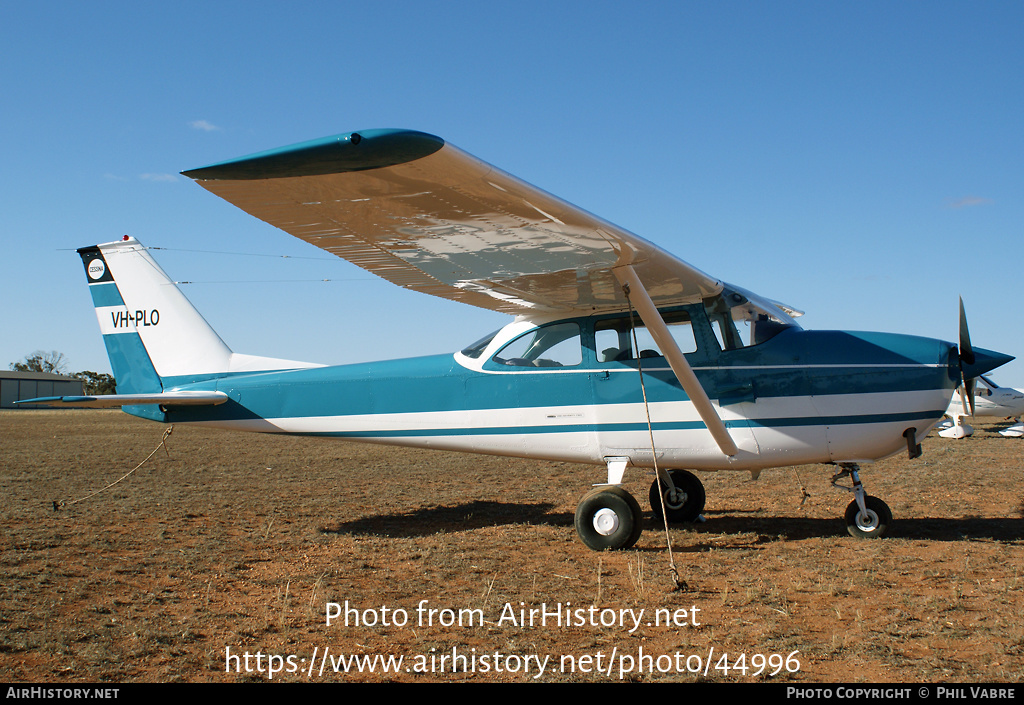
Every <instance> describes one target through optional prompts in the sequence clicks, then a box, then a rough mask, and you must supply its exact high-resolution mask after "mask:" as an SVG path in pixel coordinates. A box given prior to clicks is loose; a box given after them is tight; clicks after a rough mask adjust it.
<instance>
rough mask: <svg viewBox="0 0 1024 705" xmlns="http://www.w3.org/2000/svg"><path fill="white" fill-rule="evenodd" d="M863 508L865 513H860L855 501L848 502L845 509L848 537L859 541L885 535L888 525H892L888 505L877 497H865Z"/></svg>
mask: <svg viewBox="0 0 1024 705" xmlns="http://www.w3.org/2000/svg"><path fill="white" fill-rule="evenodd" d="M864 506H865V507H866V508H867V512H862V511H861V510H860V507H859V506H857V500H854V501H852V502H850V506H848V507H847V508H846V530H847V531H848V532H849V533H850V536H853V537H855V538H859V539H874V538H880V537H882V536H884V535H885V532H886V530H888V528H889V525H890V524H891V523H892V512H891V511H889V505H887V504H886V503H885V502H883V501H882V500H880V499H879V498H878V497H872V496H871V495H867V496H866V497H864Z"/></svg>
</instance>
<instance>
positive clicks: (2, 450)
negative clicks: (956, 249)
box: [0, 411, 1024, 684]
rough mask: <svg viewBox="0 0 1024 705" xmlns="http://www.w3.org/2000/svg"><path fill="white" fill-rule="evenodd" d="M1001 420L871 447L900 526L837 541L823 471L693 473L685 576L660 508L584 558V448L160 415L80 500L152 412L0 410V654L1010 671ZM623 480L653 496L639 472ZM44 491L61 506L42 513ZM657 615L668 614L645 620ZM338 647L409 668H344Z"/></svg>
mask: <svg viewBox="0 0 1024 705" xmlns="http://www.w3.org/2000/svg"><path fill="white" fill-rule="evenodd" d="M998 428H1000V425H998V424H990V425H982V426H980V427H979V428H978V431H977V433H976V434H975V436H974V437H973V438H970V439H966V440H963V441H949V440H945V439H941V438H938V437H936V436H934V435H933V436H931V437H930V438H928V439H927V440H926V442H925V444H924V450H925V452H924V455H923V457H921V458H919V459H917V460H913V461H910V460H907V459H906V458H905V457H898V458H893V459H890V460H887V461H884V462H881V463H878V464H876V465H874V466H870V467H866V468H865V469H864V471H863V473H862V477H863V479H864V482H865V484H866V486H867V489H868V491H869V492H870V493H871V494H874V495H877V496H880V497H882V498H884V499H885V500H886V501H887V502H888V504H889V505H890V507H891V508H892V510H893V514H894V516H895V518H896V522H895V524H894V526H893V529H892V531H891V533H890V536H889V538H886V539H882V540H857V539H853V538H851V537H849V536H847V535H846V532H845V527H844V526H843V523H842V520H841V517H842V514H843V511H844V509H845V507H846V505H847V504H848V503H849V501H850V499H851V496H850V495H849V494H848V493H845V492H840V491H837V490H835V489H834V488H832V487H831V486H830V485H829V482H828V479H829V477H830V475H831V469H830V468H828V467H824V466H814V467H811V466H805V467H800V468H795V469H789V470H781V471H774V472H766V473H764V474H763V475H762V477H761V479H760V480H759V481H756V482H755V481H752V480H751V479H750V477H749V475H746V474H740V473H717V474H706V475H702V476H701V477H702V479H703V481H704V483H705V486H706V488H707V494H708V505H707V510H706V517H707V522H706V523H703V524H699V525H695V526H693V527H687V528H673V529H672V530H671V533H670V537H671V545H672V560H674V563H675V565H676V566H677V569H678V574H679V577H680V578H681V580H682V581H683V582H685V585H686V587H685V589H679V588H678V587H677V585H676V583H675V581H674V578H673V575H672V572H671V562H670V558H669V554H668V552H667V549H666V537H665V534H664V532H663V531H662V530H661V529H659V528H658V527H657V526H654V522H653V521H650V520H649V522H648V526H647V528H646V529H645V532H644V535H643V536H642V537H641V539H640V541H639V543H638V544H637V546H636V547H635V549H634V550H629V551H623V552H616V553H595V552H593V551H590V550H588V549H587V548H585V547H584V546H583V545H582V544H581V543H580V542H579V540H578V539H577V538H576V535H575V531H574V529H573V513H574V511H575V507H576V503H577V502H578V500H579V498H580V497H581V496H582V495H583V494H584V493H585V491H586V490H587V489H588V486H589V485H590V484H592V483H595V482H600V481H601V480H602V479H603V477H602V475H603V470H602V469H600V468H595V467H587V466H576V465H570V464H565V463H549V462H536V461H526V460H515V459H507V458H492V457H483V456H470V455H458V454H450V453H441V452H433V451H419V450H406V449H399V448H388V447H382V446H381V447H378V446H370V445H358V444H346V443H341V442H337V441H332V440H328V439H318V438H291V437H278V436H260V435H245V434H233V433H228V432H221V431H212V430H203V429H197V428H190V427H186V426H179V427H176V428H175V429H174V432H173V434H172V435H171V436H170V437H169V438H168V440H167V449H166V451H165V450H164V449H160V450H159V451H158V452H157V453H156V454H155V455H153V457H152V458H151V459H150V460H149V461H148V462H146V463H145V464H144V465H142V467H141V468H139V469H138V470H137V471H136V472H134V473H133V474H131V475H130V476H129V477H127V478H125V479H124V480H122V481H121V482H120V483H118V484H116V485H114V486H113V487H111V488H109V489H107V490H105V491H103V492H101V493H99V494H97V495H95V496H92V497H91V498H88V499H81V498H84V497H86V496H87V495H89V494H90V493H93V492H95V491H96V490H99V489H101V488H103V487H104V486H105V485H107V484H109V483H111V482H113V481H115V480H117V479H118V478H120V477H122V476H123V475H124V474H125V473H127V472H128V471H130V470H131V469H132V468H134V467H136V466H137V465H138V464H139V463H140V462H141V461H142V460H143V459H145V458H146V457H147V456H148V455H149V454H150V453H151V452H152V451H153V450H154V449H155V448H157V446H158V444H159V442H160V438H161V435H162V433H163V431H164V427H162V426H160V425H157V424H153V423H150V422H146V421H141V420H138V419H135V418H132V417H129V416H126V415H123V414H121V413H120V412H104V411H15V412H0V481H2V484H3V489H4V491H3V492H2V493H0V526H2V533H0V547H2V550H0V555H2V575H3V577H2V579H0V626H2V628H0V672H2V673H3V674H4V676H5V677H4V678H3V680H5V681H8V682H46V683H78V682H89V683H126V682H157V681H158V682H167V681H190V682H210V681H224V682H233V681H261V680H269V679H273V680H281V681H313V682H320V681H350V682H355V681H411V682H435V681H471V682H495V681H501V682H506V681H507V682H524V681H531V680H538V681H544V682H551V681H618V680H629V681H716V682H733V681H742V682H746V681H774V682H780V681H781V682H787V683H804V684H809V683H830V682H844V683H849V682H913V683H930V682H961V683H963V682H1019V681H1021V680H1022V677H1024V626H1022V623H1021V619H1020V615H1021V613H1022V608H1024V592H1022V590H1021V587H1022V581H1024V576H1022V572H1024V547H1022V538H1024V519H1022V502H1021V493H1020V485H1019V482H1020V477H1021V462H1020V461H1021V453H1022V449H1024V445H1022V441H1021V440H1019V439H1008V438H1003V437H1001V436H999V435H998V434H997V433H996V432H995V431H996V430H997V429H998ZM627 480H628V481H629V483H628V487H629V489H630V491H631V492H633V494H634V495H635V496H636V497H637V498H638V499H640V500H641V504H646V496H647V486H648V484H649V482H650V478H649V476H646V475H643V474H642V473H639V472H634V473H632V475H631V474H630V473H627ZM80 499H81V501H78V502H77V503H74V504H72V503H71V502H74V501H75V500H80ZM55 500H62V501H66V502H68V504H67V505H66V506H65V507H64V508H63V509H61V510H60V511H54V509H53V502H54V501H55ZM424 600H426V601H427V602H422V601H424ZM346 601H347V603H348V605H349V607H352V608H354V610H355V611H354V612H350V613H349V615H350V616H349V624H348V626H346V625H345V619H344V617H343V616H341V617H338V618H337V619H334V620H332V622H331V623H330V624H328V622H327V618H326V613H327V610H328V605H329V604H330V603H337V604H339V605H342V606H344V605H345V603H346ZM421 604H422V605H423V606H424V608H425V610H427V611H419V612H418V611H417V607H418V606H419V605H421ZM545 606H546V608H547V609H548V610H549V612H551V611H553V610H554V609H555V608H556V606H557V607H558V609H559V610H580V611H579V612H571V613H570V614H571V616H573V617H574V620H575V621H574V622H573V623H570V624H564V623H563V624H558V623H557V621H556V619H555V617H553V616H549V617H548V619H547V623H545V624H540V623H539V616H538V619H537V620H535V623H534V624H533V625H530V624H525V625H524V624H520V623H519V619H518V617H519V615H520V612H519V611H520V610H521V609H526V610H530V609H534V610H538V609H542V608H543V607H545ZM641 609H642V610H644V612H643V614H642V617H641V623H640V626H639V627H637V628H635V629H634V628H633V626H634V625H633V622H632V621H630V615H631V614H632V615H635V614H638V613H639V611H640V610H641ZM429 610H435V611H434V612H432V613H431V612H429ZM657 610H661V612H660V613H657V616H659V617H661V618H663V617H665V616H666V615H668V616H669V617H671V618H673V619H674V623H673V624H671V625H665V624H663V623H662V624H656V623H655V622H654V618H655V615H656V611H657ZM510 611H511V612H512V613H514V616H515V617H516V620H515V621H514V622H513V621H512V619H511V616H512V615H511V614H510ZM560 614H564V612H560ZM357 617H358V620H359V623H358V624H356V623H355V622H356V618H357ZM459 617H461V618H462V623H461V624H460V623H459V620H458V618H459ZM428 618H429V619H428ZM602 618H604V620H605V621H606V623H605V624H601V623H600V621H601V619H602ZM403 620H404V624H394V622H401V621H403ZM385 621H386V622H388V623H387V624H383V622H385ZM367 622H372V623H370V624H368V623H367ZM431 622H432V623H431ZM592 622H593V623H592ZM325 652H326V654H327V658H326V659H325V658H324V654H325ZM246 654H248V656H249V658H248V659H246ZM351 655H360V656H365V657H367V658H369V659H372V658H373V657H374V656H378V657H389V656H390V657H392V658H399V657H401V658H402V659H403V661H402V663H401V666H399V667H398V668H397V669H392V670H391V671H386V670H385V665H386V664H384V663H383V662H382V661H380V660H378V661H376V662H373V661H365V662H360V663H361V664H362V667H363V668H362V671H360V670H359V668H358V665H359V664H357V663H355V662H352V661H347V662H346V663H347V666H348V670H347V671H345V670H344V664H343V663H342V661H341V660H340V659H341V658H342V657H345V658H347V657H349V656H351ZM709 656H710V658H709ZM545 657H547V660H546V661H544V659H545ZM723 657H725V658H724V659H723ZM392 663H393V662H392ZM321 665H323V667H324V669H323V671H322V672H321V670H320V668H321ZM370 665H372V666H373V669H372V670H371V669H370ZM542 665H543V668H544V670H543V673H541V672H540V668H541V666H542ZM272 671H276V672H272Z"/></svg>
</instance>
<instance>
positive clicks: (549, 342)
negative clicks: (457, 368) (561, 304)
mask: <svg viewBox="0 0 1024 705" xmlns="http://www.w3.org/2000/svg"><path fill="white" fill-rule="evenodd" d="M491 359H492V361H493V362H495V363H497V364H499V365H507V366H509V367H575V366H576V365H579V364H581V363H582V362H583V348H582V343H581V340H580V326H579V324H578V323H575V322H572V321H569V322H563V323H554V324H551V325H547V326H541V327H539V328H535V329H534V330H532V331H530V332H529V333H524V334H523V335H521V336H519V337H518V338H516V339H515V340H513V341H512V342H510V343H509V344H508V345H506V346H505V347H503V348H502V349H501V350H499V351H498V352H497V353H496V354H495V355H494V357H493V358H491Z"/></svg>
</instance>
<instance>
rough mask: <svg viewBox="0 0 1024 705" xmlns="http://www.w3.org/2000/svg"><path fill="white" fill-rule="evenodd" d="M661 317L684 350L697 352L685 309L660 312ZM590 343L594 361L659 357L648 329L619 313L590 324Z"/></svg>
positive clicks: (638, 320)
mask: <svg viewBox="0 0 1024 705" xmlns="http://www.w3.org/2000/svg"><path fill="white" fill-rule="evenodd" d="M662 318H664V319H665V324H666V325H667V326H668V330H669V333H671V335H672V337H673V338H674V339H675V341H676V344H677V345H678V346H679V349H680V350H681V351H682V352H684V353H692V352H696V351H697V340H696V338H695V337H694V334H693V324H692V322H691V321H690V315H689V313H687V312H686V311H672V312H663V313H662ZM634 324H635V325H636V344H635V345H634V343H633V326H634ZM594 343H595V349H596V350H597V361H598V362H601V363H605V362H624V361H626V360H635V359H636V358H638V357H641V358H657V357H663V355H662V352H661V349H660V348H659V347H658V344H657V343H655V342H654V338H653V337H652V336H651V334H650V333H649V332H648V330H647V327H646V326H644V324H643V322H642V321H641V320H640V319H639V317H634V318H631V317H630V316H621V317H618V318H608V319H605V320H602V321H597V323H596V324H595V326H594Z"/></svg>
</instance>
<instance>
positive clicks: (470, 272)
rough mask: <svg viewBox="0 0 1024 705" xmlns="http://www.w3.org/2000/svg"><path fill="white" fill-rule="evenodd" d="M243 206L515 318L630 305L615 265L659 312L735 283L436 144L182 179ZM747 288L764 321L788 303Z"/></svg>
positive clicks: (320, 144) (377, 139) (379, 135)
mask: <svg viewBox="0 0 1024 705" xmlns="http://www.w3.org/2000/svg"><path fill="white" fill-rule="evenodd" d="M182 173H183V174H184V175H185V176H188V177H190V178H192V179H195V180H196V181H198V182H199V183H200V184H201V185H202V186H203V187H204V188H206V189H208V190H209V191H211V192H212V193H215V194H217V195H218V196H220V197H222V198H224V199H225V200H227V201H229V202H230V203H233V204H234V205H236V206H238V207H239V208H241V209H242V210H244V211H246V212H248V213H250V214H252V215H254V216H256V217H258V218H260V219H262V220H264V221H266V222H268V223H270V224H271V225H274V226H276V227H278V228H280V229H282V230H284V231H285V232H287V233H289V234H291V235H294V236H295V237H298V238H300V239H302V240H305V241H306V242H309V243H310V244H312V245H315V246H316V247H319V248H321V249H323V250H326V251H327V252H330V253H332V254H335V255H337V256H339V257H342V258H344V259H346V260H348V261H350V262H352V263H354V264H356V265H358V266H360V267H362V268H364V269H366V270H368V271H370V272H372V273H374V274H377V275H379V276H381V277H383V278H384V279H387V280H388V281H391V282H393V283H395V284H398V285H399V286H402V287H405V288H408V289H413V290H416V291H421V292H425V293H428V294H432V295H435V296H440V297H442V298H447V299H453V300H456V301H462V302H464V303H468V304H472V305H474V306H478V307H481V308H486V309H490V310H494V311H501V312H504V313H512V314H525V313H546V312H552V313H565V314H567V315H572V314H578V313H589V312H594V311H601V310H606V309H608V310H610V309H621V308H623V306H624V305H625V298H624V296H623V294H622V292H621V285H620V284H619V283H618V282H617V280H616V278H615V276H614V275H613V273H612V270H613V269H615V268H621V267H625V266H627V265H629V266H632V268H633V269H634V270H635V271H636V272H637V274H638V275H639V277H640V278H641V280H642V281H643V283H644V286H645V287H646V288H647V291H648V293H649V294H650V297H651V299H652V300H653V301H654V302H655V304H657V305H658V306H664V305H669V304H677V303H692V302H695V301H698V300H700V299H702V298H706V297H709V296H713V295H715V294H717V293H719V292H721V291H722V290H723V288H724V287H725V286H726V285H725V284H724V283H723V282H721V281H719V280H718V279H715V278H714V277H711V276H709V275H707V274H705V273H704V272H702V271H700V270H698V269H696V268H695V267H693V266H691V265H689V264H687V263H686V262H683V261H682V260H680V259H678V258H677V257H675V256H673V255H671V254H669V253H668V252H665V251H664V250H662V249H660V248H658V247H657V246H656V245H654V244H652V243H650V242H648V241H647V240H645V239H643V238H641V237H639V236H637V235H634V234H633V233H631V232H628V231H626V230H624V229H622V228H620V227H618V226H616V225H613V224H611V223H609V222H607V221H604V220H602V219H600V218H598V217H596V216H594V215H592V214H590V213H588V212H586V211H584V210H582V209H580V208H577V207H576V206H573V205H571V204H569V203H566V202H565V201H563V200H561V199H558V198H556V197H555V196H552V195H551V194H549V193H546V192H545V191H542V190H541V189H538V188H536V187H534V186H531V185H530V184H527V183H525V182H523V181H521V180H519V179H517V178H516V177H514V176H511V175H510V174H507V173H505V172H503V171H501V170H499V169H497V168H495V167H493V166H491V165H489V164H487V163H485V162H483V161H480V160H479V159H477V158H475V157H473V156H471V155H469V154H467V153H465V152H463V151H462V150H460V149H458V148H456V147H454V146H452V145H450V144H448V143H446V142H445V141H444V140H442V139H441V138H439V137H435V136H433V135H428V134H425V133H422V132H415V131H410V130H366V131H361V132H352V133H346V134H341V135H335V136H332V137H327V138H323V139H319V140H314V141H310V142H304V143H300V144H296V145H292V146H289V147H283V148H281V149H276V150H271V151H268V152H261V153H258V154H254V155H250V156H248V157H242V158H240V159H235V160H231V161H227V162H222V163H219V164H214V165H211V166H207V167H203V168H200V169H194V170H190V171H185V172H182ZM730 288H731V289H732V290H734V291H740V292H742V294H743V296H746V297H747V298H748V301H749V303H750V305H751V306H752V307H753V308H754V309H756V311H754V310H751V311H750V314H749V315H751V316H753V315H756V313H768V314H769V315H771V316H773V317H775V318H778V319H780V320H783V321H786V322H792V321H791V318H790V315H791V314H796V315H799V313H800V312H798V311H795V310H793V309H784V307H782V306H781V305H779V304H776V303H775V302H771V301H769V300H766V299H761V298H759V297H756V296H754V295H753V294H750V293H749V292H746V291H743V290H741V289H738V287H730Z"/></svg>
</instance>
